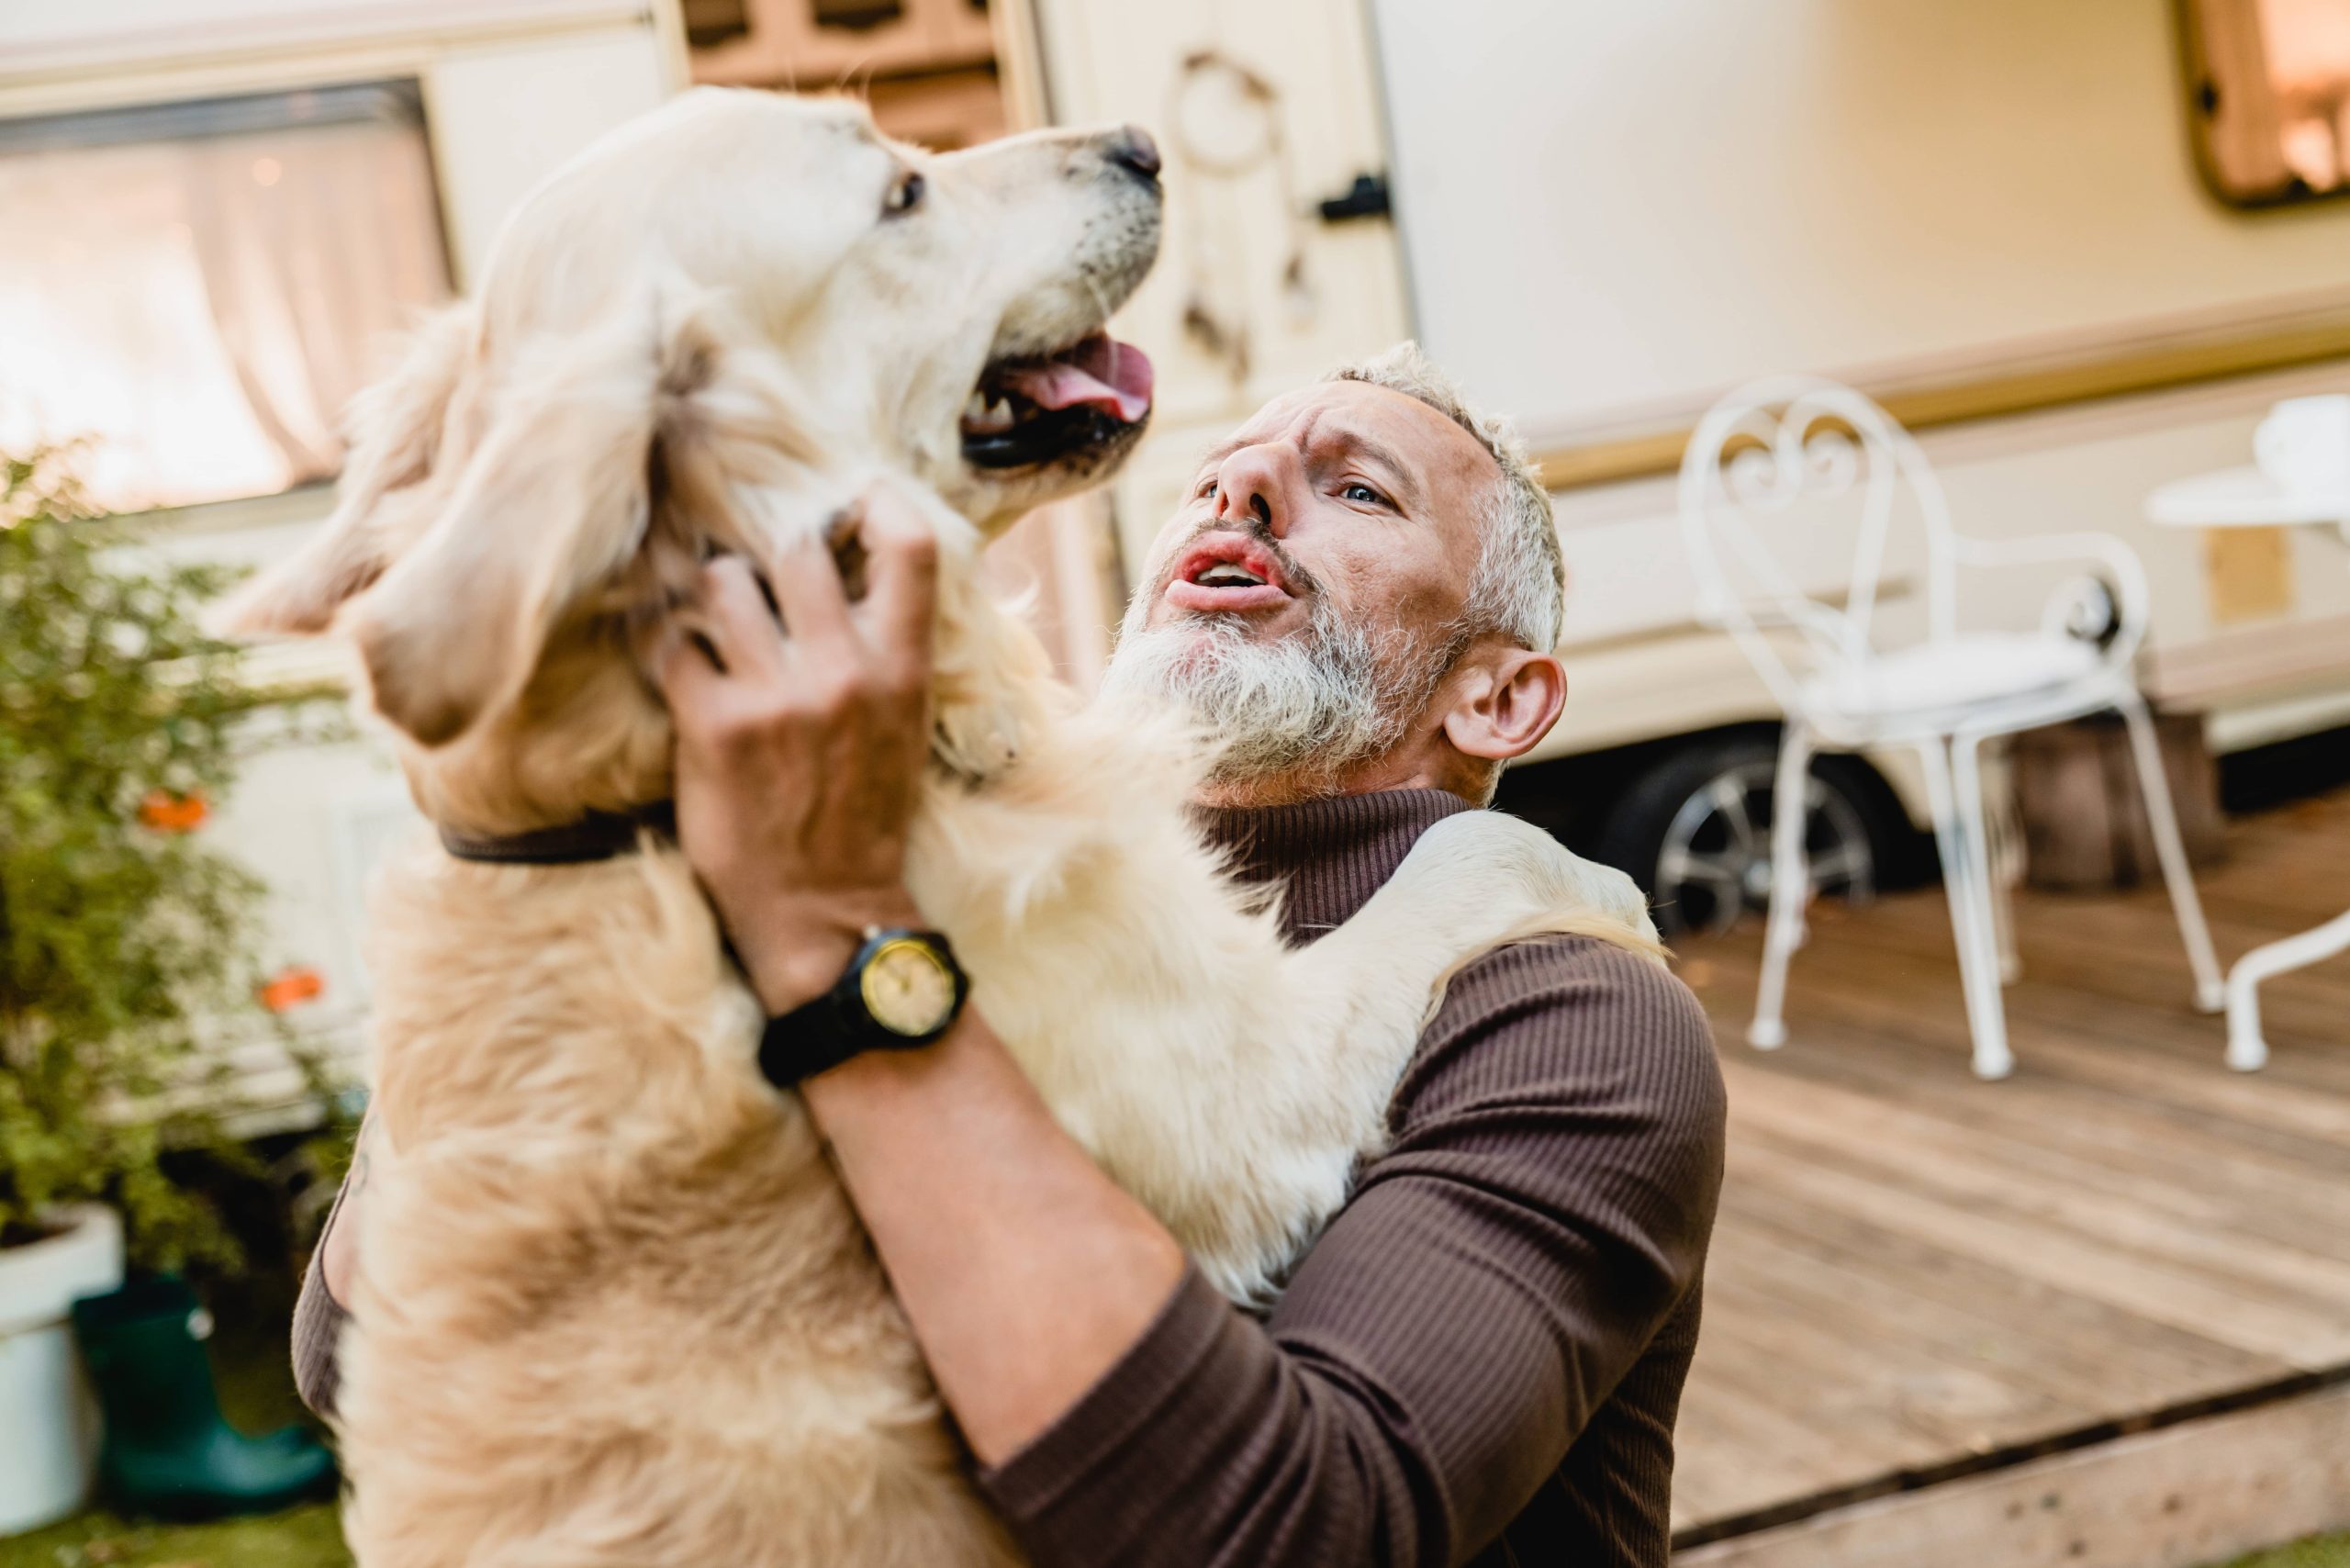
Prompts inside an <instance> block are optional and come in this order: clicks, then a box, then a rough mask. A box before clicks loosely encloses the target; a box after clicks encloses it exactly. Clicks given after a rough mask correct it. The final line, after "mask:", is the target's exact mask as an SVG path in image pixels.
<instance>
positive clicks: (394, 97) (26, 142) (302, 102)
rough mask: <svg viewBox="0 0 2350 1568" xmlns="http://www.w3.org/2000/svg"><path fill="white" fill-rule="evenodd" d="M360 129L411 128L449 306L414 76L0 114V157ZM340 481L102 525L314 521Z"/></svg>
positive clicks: (437, 176)
mask: <svg viewBox="0 0 2350 1568" xmlns="http://www.w3.org/2000/svg"><path fill="white" fill-rule="evenodd" d="M370 122H375V123H382V124H387V125H396V126H397V127H399V128H401V129H406V130H409V131H412V132H413V133H414V135H415V137H416V139H417V145H418V148H419V150H420V151H421V152H422V154H423V157H424V169H425V175H426V181H427V184H428V185H429V186H430V188H431V234H430V235H429V236H426V237H425V242H426V245H427V247H428V249H429V251H430V253H431V256H432V257H433V259H434V260H435V261H436V262H437V263H439V265H440V268H441V275H442V279H443V280H444V282H445V283H446V284H447V286H448V290H449V292H448V295H447V298H448V299H454V298H455V297H458V294H459V293H460V288H459V278H460V275H461V274H460V272H459V268H458V258H457V254H456V252H455V249H454V247H453V242H452V241H453V237H452V227H451V223H450V215H449V195H448V190H447V185H446V182H445V181H444V180H443V179H442V169H441V159H440V143H439V141H438V140H437V138H436V137H435V135H434V132H433V126H432V121H431V109H430V95H429V94H428V92H427V90H426V84H425V82H424V80H423V76H422V74H421V73H414V72H410V73H393V74H380V73H366V74H359V75H353V76H351V77H347V78H342V79H339V80H333V81H326V82H305V83H299V84H286V85H283V86H260V85H257V86H254V87H251V88H245V89H241V90H235V91H230V92H225V93H218V94H205V95H190V96H186V97H173V98H168V99H158V100H152V101H144V102H129V103H121V104H103V105H98V106H90V107H80V108H66V109H57V110H38V109H36V110H33V111H31V112H27V113H13V114H12V113H0V155H6V154H9V153H17V152H39V151H79V150H82V149H88V148H100V147H110V146H129V145H134V144H139V143H151V142H173V141H183V140H196V139H199V138H203V137H208V136H229V135H251V134H257V133H266V132H269V131H272V130H300V129H310V128H318V127H325V126H334V125H354V124H365V123H370ZM340 415H341V410H340V409H335V410H332V411H331V415H330V417H334V418H340ZM340 477H341V474H340V471H339V470H338V471H337V473H335V474H330V475H323V476H318V477H315V478H309V479H303V480H298V481H297V482H296V483H294V484H292V485H288V486H286V487H284V488H282V489H277V490H268V491H257V492H255V493H253V494H251V495H243V496H221V497H218V498H213V499H209V500H199V501H188V502H183V503H179V504H167V505H163V506H156V507H146V508H140V509H139V510H129V511H122V512H115V513H109V514H108V519H109V521H113V522H116V523H118V524H121V525H123V526H124V527H126V528H128V529H129V531H130V533H131V535H132V536H133V537H138V538H148V539H154V538H161V537H166V536H179V535H186V534H206V533H217V532H235V531H241V530H244V529H249V528H254V527H269V526H273V525H277V524H284V523H293V522H297V521H315V520H316V519H317V518H319V517H320V516H323V515H324V513H325V511H326V510H327V509H328V508H329V507H330V504H331V498H332V496H333V492H334V487H335V486H336V484H337V483H338V482H339V480H340Z"/></svg>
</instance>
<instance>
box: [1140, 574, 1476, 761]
mask: <svg viewBox="0 0 2350 1568" xmlns="http://www.w3.org/2000/svg"><path fill="white" fill-rule="evenodd" d="M1149 608H1150V607H1149V605H1148V604H1147V602H1146V601H1145V600H1144V599H1142V598H1140V597H1137V598H1136V599H1135V601H1134V603H1133V605H1132V606H1131V607H1130V608H1129V609H1128V610H1127V612H1126V618H1125V628H1124V630H1123V631H1122V633H1120V635H1119V638H1118V646H1117V651H1116V652H1115V654H1113V655H1112V657H1111V659H1110V664H1109V667H1108V668H1107V669H1105V670H1104V671H1103V672H1102V696H1103V697H1104V698H1107V699H1110V700H1113V701H1114V700H1134V699H1137V698H1139V699H1142V700H1147V701H1166V700H1174V701H1176V702H1179V703H1181V705H1182V706H1183V708H1184V709H1185V710H1186V711H1188V712H1189V713H1190V715H1191V716H1192V721H1193V722H1195V723H1197V724H1198V725H1199V726H1200V729H1201V732H1202V734H1203V738H1204V739H1205V740H1206V741H1207V743H1208V745H1210V746H1211V747H1212V748H1213V750H1214V761H1213V763H1212V764H1211V765H1210V767H1209V774H1208V778H1209V781H1210V782H1211V783H1215V784H1225V783H1232V782H1235V781H1237V780H1242V779H1250V780H1259V779H1266V778H1284V777H1285V778H1290V779H1291V780H1292V782H1293V783H1295V784H1298V785H1300V786H1302V787H1306V788H1309V789H1310V788H1311V787H1313V786H1314V785H1315V784H1318V783H1322V782H1326V781H1327V780H1329V779H1331V778H1337V777H1338V776H1339V775H1341V774H1343V773H1345V772H1346V771H1347V769H1348V768H1350V767H1355V766H1356V765H1357V764H1359V763H1363V762H1367V761H1369V760H1371V758H1373V757H1376V756H1382V755H1384V754H1385V753H1386V752H1387V751H1388V750H1389V749H1390V748H1391V747H1393V745H1395V744H1396V742H1398V741H1400V740H1401V739H1403V737H1404V727H1405V726H1406V725H1407V724H1409V723H1410V722H1412V719H1413V718H1414V716H1415V715H1416V714H1417V713H1419V711H1421V710H1422V709H1424V708H1426V707H1427V703H1428V700H1429V699H1430V698H1431V697H1433V696H1434V695H1435V694H1436V689H1437V687H1438V684H1439V683H1440V682H1442V681H1443V679H1444V678H1445V677H1446V676H1447V675H1448V674H1449V673H1450V672H1451V669H1452V666H1453V663H1454V661H1455V660H1457V659H1458V658H1459V657H1460V651H1461V649H1462V647H1463V646H1464V645H1465V644H1466V643H1467V640H1468V639H1467V636H1466V634H1464V633H1459V632H1457V631H1456V632H1455V633H1453V634H1452V635H1450V636H1449V637H1448V636H1438V637H1434V638H1428V639H1416V638H1414V637H1412V636H1411V635H1410V634H1409V633H1405V632H1404V630H1403V628H1401V627H1398V626H1388V627H1385V628H1383V629H1382V630H1380V631H1376V632H1374V631H1371V630H1369V629H1366V628H1364V627H1361V626H1358V625H1355V624H1353V623H1352V622H1348V620H1347V619H1346V617H1345V616H1344V614H1343V613H1341V612H1340V610H1338V608H1337V605H1336V604H1335V603H1333V602H1332V601H1331V600H1330V599H1328V598H1327V597H1326V596H1323V595H1318V594H1317V595H1315V599H1314V606H1313V610H1312V611H1311V612H1310V615H1309V618H1308V620H1307V622H1306V624H1305V626H1304V628H1303V629H1302V630H1300V631H1299V632H1297V633H1294V634H1292V635H1291V636H1287V637H1283V638H1281V639H1280V640H1279V641H1278V642H1273V643H1268V644H1259V643H1256V642H1254V641H1252V640H1250V638H1249V635H1248V629H1247V627H1245V626H1244V625H1242V624H1240V623H1238V622H1235V621H1232V620H1229V619H1227V618H1221V617H1218V618H1213V619H1208V618H1200V617H1194V616H1191V615H1184V616H1180V617H1178V618H1177V619H1175V620H1173V621H1170V622H1168V623H1167V624H1166V625H1164V626H1147V625H1146V624H1145V623H1144V622H1145V621H1146V619H1147V615H1148V612H1149Z"/></svg>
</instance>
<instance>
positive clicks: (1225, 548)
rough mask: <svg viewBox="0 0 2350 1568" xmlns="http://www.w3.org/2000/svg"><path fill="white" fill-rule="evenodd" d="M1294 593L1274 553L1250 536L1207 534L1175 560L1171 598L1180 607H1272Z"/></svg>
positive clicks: (1215, 608) (1199, 608) (1252, 608)
mask: <svg viewBox="0 0 2350 1568" xmlns="http://www.w3.org/2000/svg"><path fill="white" fill-rule="evenodd" d="M1294 597H1295V596H1294V595H1293V594H1292V592H1291V591H1290V584H1289V580H1288V578H1287V577H1286V576H1285V575H1284V574H1283V573H1282V571H1281V563H1280V562H1278V561H1276V560H1274V559H1273V556H1272V553H1271V552H1270V551H1268V550H1267V549H1265V548H1264V547H1263V546H1262V545H1260V544H1259V543H1257V542H1256V541H1255V540H1253V539H1250V538H1248V536H1247V535H1245V534H1240V533H1232V532H1224V531H1221V530H1219V531H1217V532H1211V533H1203V534H1202V535H1201V536H1200V537H1199V538H1198V539H1196V540H1194V541H1193V542H1192V543H1191V545H1190V546H1189V547H1187V548H1186V549H1185V550H1184V552H1183V554H1182V555H1181V557H1179V558H1178V559H1177V561H1176V563H1175V571H1174V575H1173V576H1172V577H1170V578H1169V580H1168V584H1167V593H1166V598H1167V602H1168V603H1169V604H1171V605H1173V606H1174V607H1175V608H1176V609H1178V610H1270V609H1273V608H1275V607H1276V606H1279V605H1282V604H1286V603H1288V602H1289V601H1290V599H1292V598H1294Z"/></svg>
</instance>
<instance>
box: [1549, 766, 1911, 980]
mask: <svg viewBox="0 0 2350 1568" xmlns="http://www.w3.org/2000/svg"><path fill="white" fill-rule="evenodd" d="M1777 767H1778V745H1777V742H1776V740H1775V739H1774V738H1772V737H1767V736H1763V735H1759V734H1743V735H1735V736H1714V737H1709V738H1707V739H1704V740H1699V741H1695V742H1692V743H1690V744H1689V745H1684V746H1681V747H1679V748H1677V749H1675V750H1673V751H1671V752H1668V753H1667V754H1666V755H1665V756H1662V757H1660V758H1659V759H1657V760H1656V761H1655V762H1653V763H1651V765H1650V766H1649V767H1647V768H1645V769H1643V770H1642V771H1640V772H1639V773H1638V774H1636V775H1635V776H1633V777H1632V778H1630V779H1629V780H1628V781H1627V783H1626V784H1625V785H1624V787H1623V789H1622V791H1621V792H1620V793H1619V794H1618V795H1617V798H1616V801H1615V802H1614V803H1613V804H1612V805H1611V806H1610V807H1609V808H1608V810H1607V812H1606V816H1605V818H1604V820H1603V822H1602V824H1601V827H1600V830H1599V833H1598V834H1597V835H1596V837H1595V840H1594V842H1593V845H1592V848H1593V851H1594V854H1595V858H1597V859H1600V860H1603V861H1606V863H1607V864H1609V865H1611V866H1617V867H1620V868H1623V869H1624V870H1626V871H1628V872H1630V873H1631V875H1632V877H1633V879H1635V880H1637V881H1638V882H1639V884H1640V885H1641V886H1642V887H1643V888H1645V889H1646V890H1648V892H1649V895H1650V897H1651V899H1652V900H1653V901H1654V904H1655V913H1656V923H1657V927H1658V929H1659V930H1661V931H1663V932H1664V933H1666V934H1667V935H1673V934H1676V933H1681V932H1689V931H1699V932H1721V931H1727V930H1729V928H1730V927H1731V926H1732V925H1733V924H1736V923H1737V921H1738V919H1739V917H1740V915H1742V914H1745V913H1748V912H1750V911H1751V912H1755V913H1761V912H1762V911H1764V910H1767V909H1768V908H1769V907H1770V902H1771V823H1772V809H1773V801H1772V799H1771V797H1772V793H1773V791H1772V780H1773V777H1774V773H1775V770H1776V768H1777ZM1805 806H1806V811H1807V822H1806V823H1805V827H1804V848H1805V850H1806V853H1807V857H1808V858H1809V860H1810V865H1811V878H1812V882H1813V885H1814V886H1815V887H1816V888H1818V890H1819V891H1820V892H1822V893H1829V894H1834V895H1836V896H1838V897H1841V898H1843V899H1845V900H1846V901H1848V902H1852V903H1866V902H1869V901H1870V900H1872V899H1874V897H1875V896H1876V890H1877V888H1878V887H1879V885H1880V884H1881V883H1882V882H1883V881H1884V879H1885V877H1884V871H1885V868H1886V862H1887V861H1888V860H1889V859H1890V858H1891V846H1893V845H1894V844H1895V843H1896V842H1897V839H1896V838H1895V834H1896V833H1897V831H1898V830H1897V827H1896V824H1895V823H1893V822H1892V821H1890V820H1889V818H1890V816H1891V815H1893V814H1896V813H1897V812H1898V811H1899V806H1898V805H1897V803H1896V802H1894V801H1892V799H1891V791H1890V790H1888V789H1886V785H1885V783H1884V780H1883V779H1881V778H1878V777H1877V775H1876V772H1875V770H1874V768H1871V767H1869V766H1868V764H1866V763H1865V762H1863V761H1861V760H1860V759H1858V758H1856V757H1850V756H1821V757H1815V758H1813V759H1812V766H1811V775H1810V778H1809V780H1808V789H1807V800H1806V801H1805ZM1900 826H1903V827H1906V826H1907V824H1906V823H1902V824H1900Z"/></svg>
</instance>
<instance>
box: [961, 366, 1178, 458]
mask: <svg viewBox="0 0 2350 1568" xmlns="http://www.w3.org/2000/svg"><path fill="white" fill-rule="evenodd" d="M1150 386H1151V370H1150V360H1149V358H1148V357H1147V356H1146V355H1145V354H1144V353H1143V352H1142V351H1141V350H1140V349H1138V348H1136V347H1135V346H1133V345H1132V344H1131V343H1122V342H1118V341H1117V340H1116V339H1114V338H1112V337H1109V336H1107V335H1105V334H1103V333H1101V332H1095V333H1093V334H1092V335H1091V336H1090V337H1087V338H1084V339H1082V340H1080V341H1079V342H1076V343H1073V344H1071V345H1070V346H1069V347H1068V348H1066V349H1063V350H1061V351H1060V352H1059V353H1055V354H1050V355H1047V356H1046V357H1044V358H1041V359H1037V358H1019V359H1000V360H996V361H993V362H991V363H990V364H989V365H988V367H987V369H986V370H985V371H983V372H981V373H980V375H979V386H976V387H974V388H973V389H972V391H971V400H970V401H969V402H968V403H967V404H965V405H964V408H963V423H962V433H963V458H964V461H966V462H968V463H969V464H970V465H973V466H974V467H979V468H1026V467H1031V466H1034V465H1038V464H1044V463H1054V462H1058V461H1060V460H1062V459H1064V458H1069V457H1073V456H1077V455H1079V454H1093V453H1099V452H1102V451H1106V450H1107V449H1109V448H1110V447H1113V446H1115V445H1117V444H1119V443H1120V442H1125V441H1126V440H1128V439H1130V438H1131V437H1133V436H1134V435H1135V434H1136V432H1138V431H1140V430H1141V429H1142V427H1143V425H1144V423H1145V422H1146V421H1147V420H1149V418H1150Z"/></svg>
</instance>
